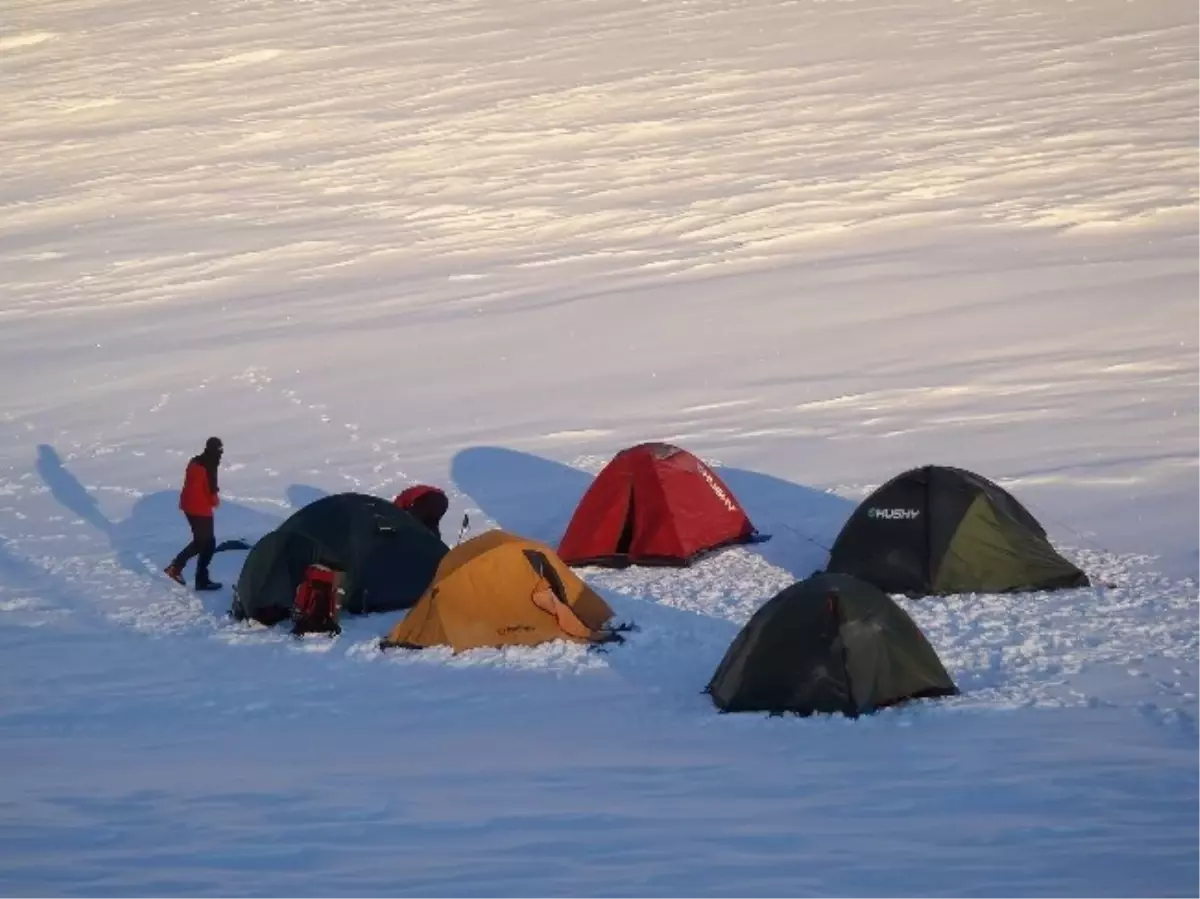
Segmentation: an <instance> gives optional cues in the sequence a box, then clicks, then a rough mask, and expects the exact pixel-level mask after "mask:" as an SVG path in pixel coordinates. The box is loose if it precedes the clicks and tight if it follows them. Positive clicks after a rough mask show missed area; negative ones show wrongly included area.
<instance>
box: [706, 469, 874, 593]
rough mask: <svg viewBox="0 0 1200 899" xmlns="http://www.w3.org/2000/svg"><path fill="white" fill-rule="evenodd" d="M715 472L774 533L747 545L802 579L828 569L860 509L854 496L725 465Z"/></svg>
mask: <svg viewBox="0 0 1200 899" xmlns="http://www.w3.org/2000/svg"><path fill="white" fill-rule="evenodd" d="M716 472H717V474H719V475H720V476H721V479H722V480H724V481H725V483H726V484H727V485H728V486H729V489H730V490H732V491H733V495H734V496H736V497H737V498H738V502H740V503H741V504H742V508H744V509H745V510H746V514H747V515H749V516H750V520H751V521H752V522H753V523H754V526H755V527H756V528H758V530H759V532H760V533H764V534H770V535H771V539H770V540H768V541H766V542H764V543H752V544H750V545H748V546H747V549H749V550H751V551H753V552H756V553H758V554H759V555H761V556H762V557H763V558H764V559H766V560H767V561H768V562H770V563H771V564H772V565H776V566H778V567H779V568H782V569H784V570H785V571H788V572H790V573H791V574H793V575H794V576H795V577H796V578H797V580H802V579H804V578H806V577H808V576H809V575H810V574H812V573H813V572H814V571H818V570H823V569H824V568H825V565H826V564H827V563H828V561H829V548H830V547H831V546H832V545H833V541H834V540H835V539H836V538H837V535H838V532H839V531H840V530H841V529H842V525H844V524H845V523H846V519H848V518H849V517H850V514H851V513H852V512H853V511H854V509H855V503H854V502H853V501H852V500H848V499H846V498H845V497H841V496H838V495H837V494H835V493H828V492H826V491H824V490H817V489H816V488H814V487H805V486H803V485H802V484H795V483H792V482H791V481H785V480H783V479H782V478H777V477H775V476H773V475H769V474H763V473H762V472H758V471H749V470H747V469H744V468H726V467H724V466H722V467H720V468H717V469H716Z"/></svg>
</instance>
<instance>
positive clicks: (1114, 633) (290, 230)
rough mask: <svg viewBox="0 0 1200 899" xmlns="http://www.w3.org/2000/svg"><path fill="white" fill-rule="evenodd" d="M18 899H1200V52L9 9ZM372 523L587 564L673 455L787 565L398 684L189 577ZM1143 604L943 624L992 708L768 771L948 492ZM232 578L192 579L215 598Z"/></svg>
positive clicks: (921, 723) (425, 670)
mask: <svg viewBox="0 0 1200 899" xmlns="http://www.w3.org/2000/svg"><path fill="white" fill-rule="evenodd" d="M0 19H2V20H0V109H3V110H4V114H3V116H2V117H0V144H2V145H3V147H4V151H3V152H2V153H0V271H3V289H2V291H0V385H2V386H0V654H2V655H3V658H4V660H5V662H4V667H3V671H4V678H3V685H2V686H0V765H2V766H3V769H4V770H5V771H6V772H8V776H7V777H6V778H5V779H4V786H3V788H2V791H0V800H2V801H0V892H3V893H4V894H10V895H31V894H33V895H44V894H59V895H63V894H87V895H122V896H130V895H214V894H215V895H246V894H255V895H289V896H297V895H345V894H356V895H363V894H366V895H414V894H415V895H512V896H517V895H519V896H539V895H554V894H564V895H636V896H648V895H650V896H658V895H691V896H695V895H810V894H815V895H879V894H884V895H910V894H911V895H925V896H928V895H956V896H964V895H1003V896H1015V895H1079V896H1102V895H1185V894H1188V895H1195V894H1196V890H1197V883H1198V880H1200V871H1198V849H1197V846H1198V841H1200V834H1198V830H1197V803H1198V776H1197V768H1198V765H1197V763H1198V751H1197V745H1198V732H1197V724H1196V722H1197V713H1198V706H1197V673H1198V672H1197V665H1198V652H1197V581H1198V579H1200V558H1198V543H1200V538H1198V526H1197V507H1198V485H1197V456H1198V451H1200V446H1198V443H1200V438H1198V436H1197V435H1198V433H1200V416H1198V414H1197V390H1198V379H1197V373H1198V364H1197V360H1198V349H1197V307H1198V304H1197V275H1198V263H1197V214H1198V211H1200V207H1198V202H1197V195H1198V190H1197V166H1196V160H1197V157H1196V134H1197V49H1196V48H1197V45H1198V29H1197V9H1196V6H1195V4H1192V3H1151V2H1146V0H1136V2H1123V0H1122V2H1116V0H1093V2H1089V3H1072V2H1068V0H972V2H970V3H938V2H920V3H898V2H890V0H790V2H788V0H711V2H694V0H657V2H654V3H645V2H639V0H578V2H573V3H569V4H564V3H553V2H548V0H510V2H500V0H430V2H423V3H410V4H395V3H385V2H381V0H356V2H353V3H349V2H335V0H321V2H308V0H261V2H256V3H246V2H243V0H212V2H208V3H205V4H203V5H201V6H197V5H196V4H188V3H182V2H178V0H166V2H163V0H155V2H152V0H118V2H101V0H37V2H33V0H8V2H7V3H6V4H5V7H4V15H3V17H0ZM210 434H217V435H219V436H221V437H222V438H223V439H224V441H225V445H226V454H225V460H224V467H223V469H222V473H221V479H222V480H221V483H222V496H223V499H224V501H223V504H222V506H221V508H220V509H219V510H218V514H217V531H218V537H219V538H226V537H234V536H237V537H245V538H247V539H250V540H253V539H256V538H258V537H260V536H261V535H263V534H265V533H267V532H268V531H270V530H271V529H272V528H273V527H275V526H276V525H277V524H278V523H279V522H280V521H281V520H282V519H283V518H285V517H286V516H287V515H289V514H290V513H291V512H292V511H294V510H295V509H297V508H300V507H302V506H304V505H305V504H307V503H308V502H311V501H312V500H313V499H315V498H318V497H320V496H322V495H324V494H326V493H333V492H339V491H344V490H356V491H361V492H367V493H373V494H378V495H380V496H384V497H387V498H391V497H392V496H393V495H395V494H396V493H398V492H399V491H400V490H401V489H403V488H404V487H405V486H407V485H410V484H413V483H419V482H421V483H432V484H436V485H439V486H441V487H442V488H443V489H445V490H446V491H447V493H448V494H449V495H450V498H451V506H450V511H449V513H448V514H447V516H446V518H445V521H444V522H443V533H444V535H445V536H446V537H447V538H448V540H449V541H450V542H453V541H454V540H455V539H456V538H457V536H458V533H457V532H458V526H459V522H460V521H461V519H462V516H463V515H464V513H465V514H468V515H469V517H470V528H469V531H468V534H477V533H479V532H481V531H482V530H485V529H487V528H490V527H503V528H506V529H509V530H513V531H515V532H517V533H520V534H524V535H527V536H530V537H535V538H537V539H541V540H545V541H547V542H549V543H551V544H554V543H555V542H556V541H557V539H558V537H559V536H561V534H562V531H563V529H564V528H565V526H566V523H567V521H568V520H569V519H570V516H571V513H572V511H573V509H574V506H575V504H576V502H577V501H578V500H579V498H580V496H581V495H582V494H583V492H584V490H586V489H587V486H588V484H589V483H590V481H591V478H592V477H593V476H594V475H595V473H596V472H597V471H599V469H600V468H601V467H602V466H603V464H604V463H605V462H606V461H607V460H608V459H609V458H611V456H612V455H613V454H614V453H615V452H617V451H618V450H620V449H622V448H624V447H626V446H629V445H632V444H634V443H639V442H642V441H645V440H665V441H669V442H673V443H676V444H678V445H680V446H683V447H685V448H687V449H689V450H691V451H692V452H694V453H696V454H697V455H699V456H701V457H702V458H704V459H706V460H709V461H710V462H711V463H712V464H713V465H714V466H716V470H717V471H718V472H719V473H720V474H721V476H722V477H723V478H724V479H725V481H726V483H727V484H728V485H729V487H730V488H731V489H732V490H733V492H734V493H735V494H736V495H737V497H738V498H739V500H740V501H741V502H742V504H743V505H744V506H745V508H746V509H747V511H748V513H749V515H750V517H751V519H752V520H753V521H754V523H755V525H756V526H758V528H759V529H760V530H762V531H764V532H767V533H770V534H771V535H772V538H771V540H769V541H768V542H765V543H760V544H755V545H752V546H746V547H738V548H733V549H728V550H725V551H722V552H719V553H716V554H713V555H711V556H708V557H706V558H704V559H703V560H701V561H699V562H698V563H696V564H695V565H694V566H692V567H690V568H687V569H661V568H653V569H647V568H631V569H626V570H621V571H613V570H604V569H599V568H587V569H582V570H581V574H582V575H583V576H584V577H585V578H586V579H587V580H588V582H589V583H590V584H592V586H594V587H596V588H597V589H599V590H600V591H601V592H602V593H603V595H604V596H605V597H606V598H607V599H608V600H609V601H610V602H611V604H612V605H613V606H614V608H615V609H616V611H617V614H618V616H619V617H620V618H621V619H622V620H632V621H635V622H636V623H637V625H638V627H639V629H638V630H637V631H636V632H634V633H632V634H630V635H629V639H628V641H627V642H626V643H625V644H623V645H619V646H613V647H610V648H607V650H606V651H604V652H596V651H588V650H586V649H584V648H583V647H579V646H575V645H573V644H565V643H553V644H547V645H544V646H540V647H536V648H532V649H520V650H486V651H477V652H470V653H464V654H461V655H457V656H456V655H452V654H450V653H449V651H440V650H429V651H425V652H419V653H413V652H393V653H388V654H382V653H380V652H379V651H378V650H377V648H376V646H375V641H376V639H377V638H378V637H379V636H380V635H382V634H384V633H386V632H387V630H388V629H390V627H391V626H392V625H393V624H394V623H395V622H396V621H397V620H398V619H399V618H400V617H401V615H402V614H403V613H393V614H391V615H380V616H367V617H362V618H351V619H348V620H347V619H344V620H343V625H344V627H345V631H344V633H343V634H342V635H341V636H340V637H339V638H338V639H337V640H334V641H330V640H328V639H325V638H320V637H311V638H307V639H304V640H294V639H292V638H291V637H290V636H289V635H288V634H287V633H286V630H284V629H282V628H280V629H267V628H263V627H260V626H247V625H243V624H237V623H234V622H233V621H231V620H230V619H229V618H228V616H227V614H226V613H227V611H228V608H229V603H230V592H229V589H228V585H229V584H230V583H231V582H232V581H234V580H235V579H236V576H237V573H238V571H239V569H240V566H241V563H242V561H243V560H244V558H245V553H244V552H237V551H233V552H224V553H221V554H219V555H218V557H217V561H216V562H215V564H214V573H215V576H216V577H217V578H218V579H219V580H222V581H224V582H225V583H226V585H227V586H226V589H224V590H222V591H219V592H216V593H210V594H197V593H194V592H193V591H191V590H190V589H187V588H182V587H178V586H176V585H174V584H172V583H171V582H170V581H168V580H167V579H166V578H165V577H164V576H163V575H162V568H163V566H164V565H165V564H166V563H167V562H168V561H169V560H170V558H171V557H172V556H173V555H174V553H175V552H176V551H177V550H178V549H179V548H180V546H182V545H183V543H185V542H186V540H187V533H186V526H185V524H184V522H183V519H182V517H181V515H180V513H179V511H178V509H177V505H176V504H177V497H178V490H179V484H180V478H181V476H182V471H183V467H184V465H185V463H186V460H187V459H188V458H189V457H190V456H192V455H193V454H195V453H197V452H199V450H200V449H201V447H202V446H203V442H204V438H206V437H207V436H209V435H210ZM924 464H948V465H956V466H960V467H964V468H968V469H971V470H974V471H977V472H979V473H980V474H983V475H985V476H987V477H989V478H991V479H993V480H995V481H996V482H997V483H999V484H1001V485H1002V486H1004V487H1005V488H1007V489H1008V490H1010V491H1012V492H1013V493H1014V494H1015V495H1017V496H1018V498H1020V499H1021V501H1022V502H1023V503H1025V505H1027V506H1028V507H1029V508H1030V510H1031V511H1032V512H1033V513H1034V514H1035V515H1036V516H1038V518H1039V519H1040V520H1041V521H1042V523H1043V525H1044V526H1045V527H1046V529H1047V531H1048V533H1049V535H1050V538H1051V539H1052V541H1053V542H1054V543H1055V545H1056V546H1057V547H1058V548H1059V550H1060V551H1061V552H1062V553H1063V554H1064V555H1066V556H1067V557H1068V558H1070V559H1072V560H1073V561H1074V562H1075V563H1076V564H1078V565H1080V566H1081V567H1082V568H1083V569H1084V570H1085V571H1086V572H1087V573H1088V574H1089V575H1090V576H1091V578H1092V581H1093V586H1092V587H1089V588H1086V589H1076V590H1067V591H1059V592H1054V593H1025V594H1014V595H1004V596H996V595H964V596H951V597H931V598H925V599H919V600H900V602H901V603H902V605H903V606H904V608H905V609H906V610H907V611H908V612H909V614H911V615H912V616H913V618H914V619H915V620H916V621H917V623H918V624H919V625H920V626H921V628H922V629H923V630H924V632H925V634H926V635H927V637H928V638H929V640H930V642H931V644H932V645H933V646H934V648H935V649H936V651H937V652H938V654H939V656H940V657H941V659H942V660H943V662H944V663H945V665H946V667H947V669H948V670H949V672H950V674H951V675H952V677H953V678H954V680H955V681H956V683H957V684H958V686H959V687H960V688H961V690H962V693H961V695H959V696H957V697H953V698H950V699H945V700H940V701H936V702H933V701H930V702H918V703H913V704H910V705H908V706H904V707H899V708H893V709H888V710H885V711H883V712H881V713H879V714H877V715H873V716H869V717H865V718H860V719H858V720H848V719H844V718H841V717H837V718H827V717H817V718H810V719H798V718H792V717H778V718H769V717H765V716H762V715H720V714H717V712H716V710H715V709H714V707H713V706H712V704H711V702H710V700H709V699H708V697H707V696H705V695H703V693H702V690H703V688H704V686H705V684H706V683H707V681H708V678H709V677H710V676H711V674H712V672H713V669H714V668H715V667H716V665H717V663H718V662H719V661H720V659H721V657H722V655H723V653H724V651H725V649H726V648H727V647H728V645H729V643H730V641H731V640H732V639H733V637H734V636H735V635H736V633H737V632H738V629H739V627H740V626H741V625H742V624H743V623H744V622H745V621H746V620H747V619H748V618H749V617H750V615H751V614H753V612H754V610H755V609H757V608H758V607H759V606H760V605H761V604H762V603H763V602H765V601H766V600H767V599H769V598H770V597H771V596H772V595H774V594H775V593H777V592H778V591H779V590H781V589H782V588H784V587H786V586H787V585H789V584H791V583H792V582H794V581H795V580H797V579H799V578H803V577H805V576H807V575H808V574H810V573H811V572H812V571H814V570H816V569H819V568H820V567H822V566H823V564H824V563H825V560H826V557H827V551H828V548H829V546H830V544H831V543H832V541H833V540H834V538H835V537H836V535H837V533H838V530H839V529H840V527H841V525H842V523H843V522H844V521H845V520H846V518H847V516H848V515H849V514H850V512H851V511H852V510H853V508H854V506H855V504H856V503H857V502H859V501H860V500H862V499H863V498H864V497H865V496H867V495H868V494H869V493H870V491H871V490H873V489H874V488H875V487H877V486H879V485H880V484H882V483H884V482H885V481H886V480H888V479H889V478H890V477H892V476H893V475H895V474H897V473H899V472H901V471H903V470H905V469H907V468H910V467H913V466H917V465H924ZM189 573H190V572H189Z"/></svg>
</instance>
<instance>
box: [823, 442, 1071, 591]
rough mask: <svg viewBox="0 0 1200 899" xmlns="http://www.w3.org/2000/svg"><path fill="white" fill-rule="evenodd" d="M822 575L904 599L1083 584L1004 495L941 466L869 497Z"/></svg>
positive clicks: (895, 482) (916, 472)
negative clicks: (848, 578) (849, 577)
mask: <svg viewBox="0 0 1200 899" xmlns="http://www.w3.org/2000/svg"><path fill="white" fill-rule="evenodd" d="M826 570H827V571H830V572H836V573H841V574H852V575H854V576H856V577H859V578H861V579H863V580H865V581H868V582H870V583H872V584H874V585H875V586H877V587H879V588H880V589H881V590H884V591H886V592H888V593H903V594H906V595H908V596H927V595H931V594H948V593H1007V592H1011V591H1020V590H1054V589H1059V588H1063V587H1086V586H1088V583H1089V582H1088V578H1087V575H1085V574H1084V573H1083V572H1082V571H1080V570H1079V569H1078V568H1077V567H1076V566H1075V565H1073V564H1071V563H1070V562H1068V561H1067V560H1066V559H1064V558H1063V557H1062V556H1061V555H1059V554H1058V552H1057V551H1056V550H1055V549H1054V547H1053V546H1051V545H1050V541H1049V540H1048V539H1047V538H1046V531H1045V529H1044V528H1043V527H1042V526H1041V524H1039V523H1038V521H1037V519H1036V518H1034V517H1033V515H1031V514H1030V513H1029V510H1028V509H1026V508H1025V507H1024V506H1022V505H1021V503H1019V502H1018V501H1017V499H1016V497H1014V496H1013V495H1012V494H1011V493H1009V492H1008V491H1006V490H1005V489H1004V488H1002V487H1000V486H999V485H997V484H994V483H992V482H991V481H989V480H988V479H987V478H985V477H983V476H982V475H978V474H975V473H974V472H970V471H965V470H963V469H961V468H950V467H944V466H938V465H926V466H924V467H923V468H914V469H912V470H911V471H906V472H904V473H903V474H900V475H897V476H896V477H894V478H892V479H891V480H890V481H888V482H887V483H886V484H884V485H883V486H882V487H880V488H879V489H878V490H876V491H875V492H874V493H872V494H871V495H870V496H869V497H867V498H866V499H865V500H864V501H863V502H862V503H861V504H860V505H859V507H858V508H857V509H855V510H854V512H853V514H851V516H850V518H849V519H848V520H847V522H846V524H845V526H844V527H843V528H842V531H841V533H840V534H838V537H837V540H836V541H834V544H833V547H832V549H831V550H830V554H829V564H828V566H826Z"/></svg>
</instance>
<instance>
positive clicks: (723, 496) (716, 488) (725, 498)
mask: <svg viewBox="0 0 1200 899" xmlns="http://www.w3.org/2000/svg"><path fill="white" fill-rule="evenodd" d="M700 477H702V478H704V480H705V481H706V482H707V483H708V486H709V487H711V488H712V492H713V493H715V494H716V495H717V499H719V500H720V501H721V502H722V503H724V504H725V508H726V509H728V510H729V511H730V512H736V511H737V506H736V505H734V502H733V500H732V499H730V498H729V494H728V493H726V492H725V491H724V490H722V489H721V485H720V484H718V483H717V479H716V478H714V477H713V476H712V472H711V471H709V470H708V466H707V465H701V466H700Z"/></svg>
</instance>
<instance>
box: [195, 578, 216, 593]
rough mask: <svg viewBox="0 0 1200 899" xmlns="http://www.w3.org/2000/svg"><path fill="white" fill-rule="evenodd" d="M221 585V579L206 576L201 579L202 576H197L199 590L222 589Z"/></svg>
mask: <svg viewBox="0 0 1200 899" xmlns="http://www.w3.org/2000/svg"><path fill="white" fill-rule="evenodd" d="M221 586H222V585H221V583H220V582H219V581H210V580H208V578H205V579H204V580H200V578H196V589H197V590H220V589H221Z"/></svg>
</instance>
